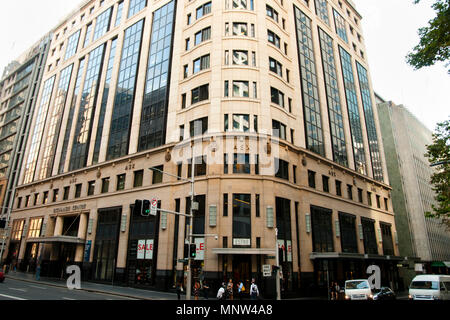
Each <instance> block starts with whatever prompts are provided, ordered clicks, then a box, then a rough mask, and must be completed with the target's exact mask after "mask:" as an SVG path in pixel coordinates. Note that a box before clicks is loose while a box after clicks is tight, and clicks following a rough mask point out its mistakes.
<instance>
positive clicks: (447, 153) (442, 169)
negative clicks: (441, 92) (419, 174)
mask: <svg viewBox="0 0 450 320" xmlns="http://www.w3.org/2000/svg"><path fill="white" fill-rule="evenodd" d="M427 150H428V152H427V153H426V154H425V156H427V157H428V161H429V162H430V164H431V166H432V167H434V168H436V170H435V172H434V173H433V175H432V176H431V184H432V185H433V190H434V192H435V193H436V197H435V199H436V201H437V205H432V208H433V211H432V212H426V213H425V216H426V217H430V218H439V219H442V222H443V223H444V224H445V225H446V226H447V229H450V120H447V121H444V122H442V123H439V124H438V125H437V128H436V132H435V133H433V144H431V145H429V146H427Z"/></svg>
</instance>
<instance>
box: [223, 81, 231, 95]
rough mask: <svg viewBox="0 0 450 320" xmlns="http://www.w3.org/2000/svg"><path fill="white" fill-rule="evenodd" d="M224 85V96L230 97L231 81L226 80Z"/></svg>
mask: <svg viewBox="0 0 450 320" xmlns="http://www.w3.org/2000/svg"><path fill="white" fill-rule="evenodd" d="M223 86H224V93H223V94H224V97H225V98H228V96H229V95H230V92H229V88H228V87H229V81H228V80H225V82H224V84H223Z"/></svg>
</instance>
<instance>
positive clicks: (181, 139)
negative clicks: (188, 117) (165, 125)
mask: <svg viewBox="0 0 450 320" xmlns="http://www.w3.org/2000/svg"><path fill="white" fill-rule="evenodd" d="M179 140H180V141H183V140H184V124H183V125H181V126H180V139H179Z"/></svg>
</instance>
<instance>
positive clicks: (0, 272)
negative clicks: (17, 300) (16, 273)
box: [0, 271, 5, 283]
mask: <svg viewBox="0 0 450 320" xmlns="http://www.w3.org/2000/svg"><path fill="white" fill-rule="evenodd" d="M3 281H5V274H4V273H3V271H0V283H2V282H3Z"/></svg>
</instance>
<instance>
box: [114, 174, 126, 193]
mask: <svg viewBox="0 0 450 320" xmlns="http://www.w3.org/2000/svg"><path fill="white" fill-rule="evenodd" d="M125 179H126V175H125V174H120V175H118V176H117V188H116V190H117V191H120V190H125Z"/></svg>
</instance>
